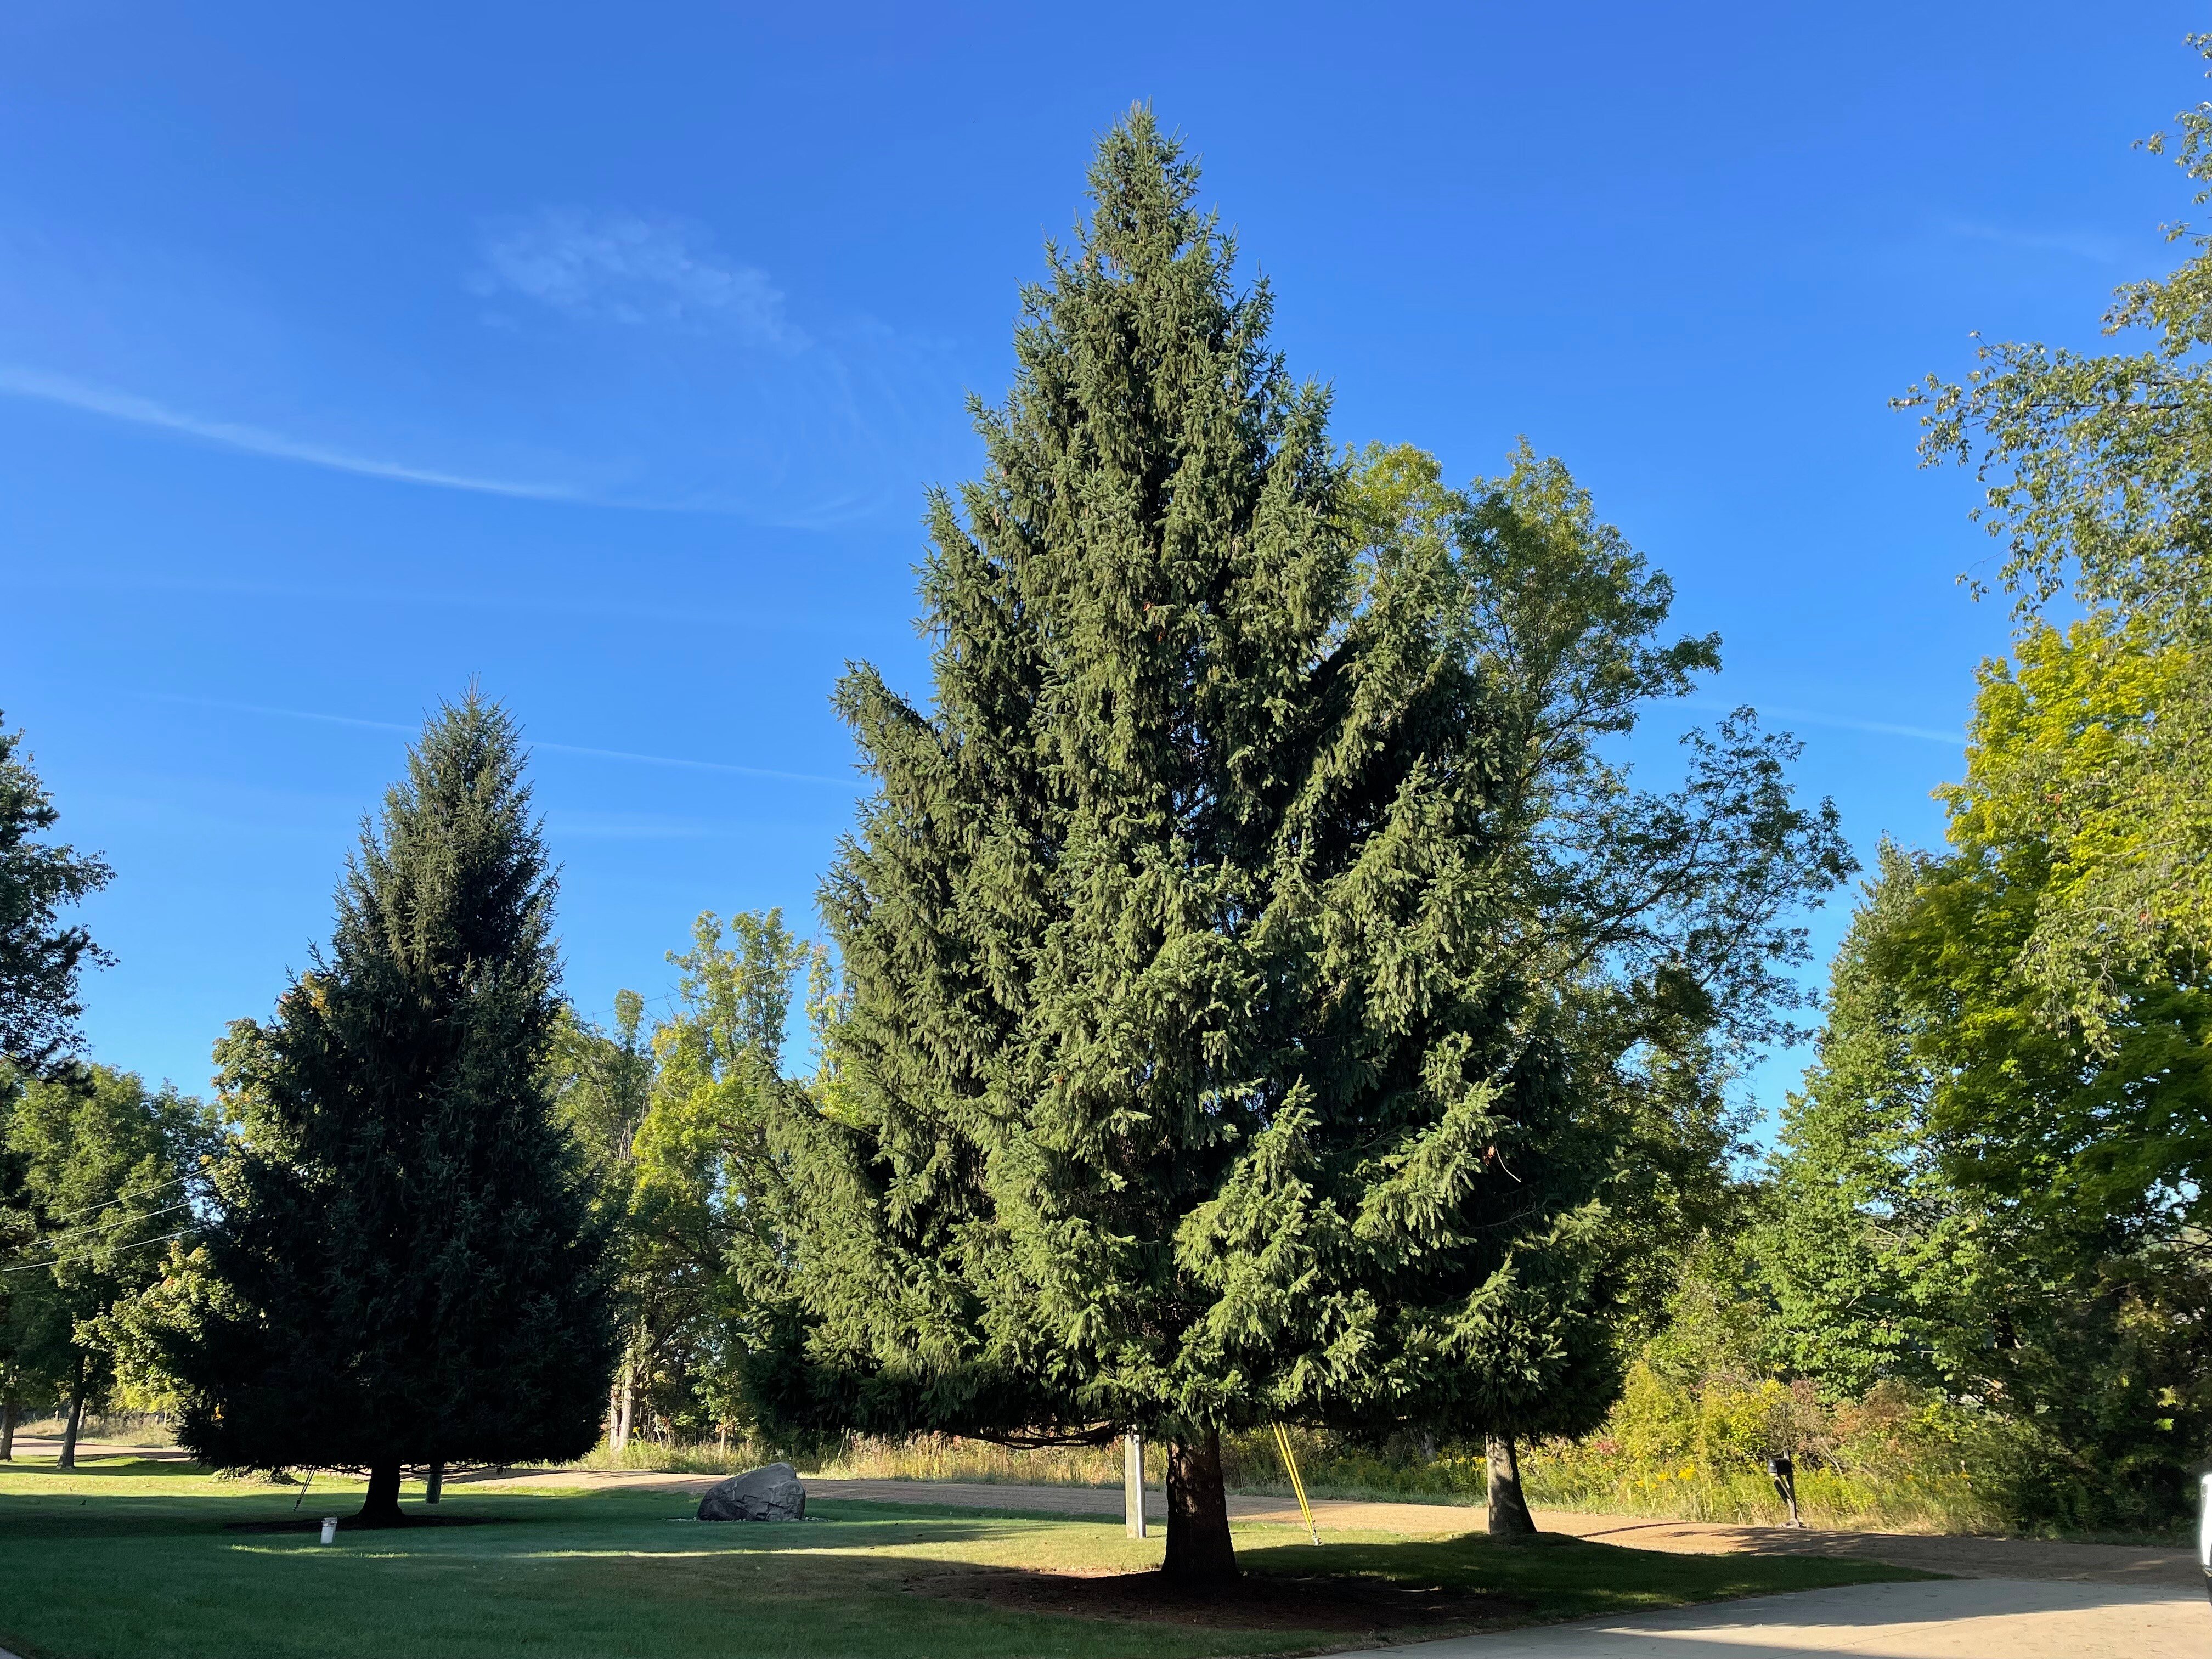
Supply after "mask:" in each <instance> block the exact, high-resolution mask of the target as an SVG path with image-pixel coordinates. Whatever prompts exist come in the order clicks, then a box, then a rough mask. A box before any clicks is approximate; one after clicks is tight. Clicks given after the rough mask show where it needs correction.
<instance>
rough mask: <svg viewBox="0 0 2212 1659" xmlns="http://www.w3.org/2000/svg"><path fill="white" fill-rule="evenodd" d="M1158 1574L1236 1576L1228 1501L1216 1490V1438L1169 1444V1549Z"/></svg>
mask: <svg viewBox="0 0 2212 1659" xmlns="http://www.w3.org/2000/svg"><path fill="white" fill-rule="evenodd" d="M1160 1571H1162V1572H1164V1573H1165V1574H1166V1575H1167V1576H1168V1577H1170V1578H1179V1579H1182V1581H1184V1582H1185V1583H1218V1581H1220V1580H1222V1579H1225V1578H1234V1577H1237V1549H1236V1547H1235V1546H1234V1545H1232V1544H1231V1542H1230V1541H1229V1499H1228V1497H1227V1495H1226V1494H1225V1492H1223V1490H1222V1486H1221V1436H1220V1434H1219V1432H1218V1431H1216V1430H1212V1429H1208V1430H1207V1431H1206V1437H1205V1438H1204V1439H1203V1440H1170V1441H1169V1442H1168V1551H1167V1559H1165V1560H1164V1561H1163V1562H1161V1564H1160Z"/></svg>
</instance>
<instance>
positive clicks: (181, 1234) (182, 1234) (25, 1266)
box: [0, 1227, 197, 1273]
mask: <svg viewBox="0 0 2212 1659" xmlns="http://www.w3.org/2000/svg"><path fill="white" fill-rule="evenodd" d="M195 1231H197V1229H196V1228H191V1227H185V1228H182V1229H179V1231H176V1232H173V1233H163V1234H162V1235H161V1237H159V1238H142V1239H139V1240H138V1241H137V1243H131V1244H118V1245H117V1246H116V1247H115V1248H116V1249H118V1250H137V1249H144V1248H145V1247H146V1246H147V1245H149V1244H166V1243H168V1242H169V1241H170V1240H171V1239H173V1238H189V1237H191V1235H192V1234H193V1233H194V1232H195ZM62 1260H64V1258H63V1257H61V1256H58V1255H55V1256H48V1257H47V1258H46V1260H45V1261H25V1262H21V1263H19V1264H18V1265H17V1266H15V1267H0V1273H28V1272H30V1271H31V1269H32V1268H33V1267H52V1266H53V1265H54V1263H55V1262H57V1261H62Z"/></svg>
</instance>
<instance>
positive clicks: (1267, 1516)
mask: <svg viewBox="0 0 2212 1659" xmlns="http://www.w3.org/2000/svg"><path fill="white" fill-rule="evenodd" d="M15 1444H16V1449H17V1455H21V1456H31V1457H39V1458H48V1457H52V1456H54V1455H56V1454H57V1453H58V1450H59V1449H60V1447H59V1443H58V1442H57V1441H53V1440H50V1439H45V1438H32V1437H27V1436H19V1437H17V1439H16V1442H15ZM78 1451H79V1453H80V1455H83V1456H86V1457H121V1456H131V1457H151V1458H160V1459H164V1460H170V1459H180V1458H182V1457H183V1456H184V1455H185V1454H184V1453H182V1452H179V1451H177V1450H175V1449H173V1448H168V1447H142V1446H119V1445H113V1444H111V1443H107V1442H104V1441H87V1442H85V1443H82V1445H80V1446H79V1448H78ZM719 1478H720V1477H718V1476H715V1475H711V1474H655V1473H651V1472H647V1471H643V1470H635V1469H573V1470H562V1471H559V1472H557V1473H551V1474H523V1475H509V1476H507V1477H506V1478H504V1479H499V1478H496V1477H494V1476H491V1475H488V1474H483V1475H474V1474H472V1475H462V1476H459V1477H456V1478H455V1479H453V1480H450V1481H448V1482H447V1485H448V1486H449V1487H450V1488H453V1489H459V1488H460V1487H462V1486H486V1487H498V1488H501V1489H513V1488H516V1487H521V1488H526V1489H528V1488H536V1489H539V1490H568V1491H575V1490H577V1489H579V1488H582V1489H586V1490H609V1491H637V1490H653V1489H665V1490H668V1491H671V1492H704V1491H705V1490H706V1489H707V1488H708V1487H709V1486H713V1485H714V1482H715V1480H717V1479H719ZM806 1490H807V1491H808V1492H810V1493H811V1494H812V1495H813V1496H815V1497H816V1498H848V1499H856V1500H859V1501H862V1502H866V1503H872V1504H948V1505H951V1507H953V1508H957V1509H1002V1510H1030V1511H1033V1512H1037V1513H1042V1514H1047V1515H1095V1516H1113V1517H1115V1518H1119V1516H1120V1515H1121V1489H1120V1488H1119V1487H1111V1486H1107V1487H1102V1486H1000V1485H996V1484H992V1483H987V1482H981V1481H952V1480H945V1481H937V1480H927V1481H925V1480H828V1479H823V1478H820V1477H817V1476H813V1475H809V1476H807V1477H806ZM1145 1508H1146V1513H1147V1514H1148V1515H1151V1516H1154V1517H1155V1518H1158V1519H1164V1518H1165V1516H1166V1514H1167V1498H1166V1495H1165V1494H1164V1493H1163V1492H1160V1491H1159V1490H1158V1488H1151V1489H1148V1490H1147V1491H1146V1493H1145ZM1229 1518H1230V1519H1231V1521H1232V1522H1243V1523H1244V1524H1246V1525H1248V1526H1253V1525H1260V1526H1264V1525H1274V1526H1286V1527H1302V1526H1304V1521H1303V1520H1302V1519H1301V1518H1300V1516H1299V1515H1298V1507H1297V1504H1294V1503H1291V1502H1290V1501H1288V1500H1287V1499H1284V1498H1248V1497H1240V1496H1231V1498H1230V1499H1229ZM1314 1519H1315V1521H1316V1523H1317V1524H1318V1525H1319V1526H1320V1528H1321V1529H1322V1535H1323V1536H1324V1537H1326V1536H1327V1535H1328V1534H1329V1533H1330V1532H1332V1531H1336V1532H1393V1533H1400V1534H1414V1535H1419V1534H1431V1535H1434V1534H1453V1533H1462V1532H1478V1531H1480V1530H1481V1528H1482V1524H1483V1522H1482V1511H1481V1510H1479V1509H1474V1508H1465V1507H1462V1506H1459V1505H1456V1504H1383V1503H1358V1502H1352V1501H1349V1500H1346V1499H1342V1498H1322V1499H1319V1500H1317V1501H1316V1503H1315V1504H1314ZM1536 1522H1537V1524H1538V1525H1539V1526H1541V1527H1542V1528H1544V1530H1545V1531H1547V1532H1560V1533H1567V1534H1571V1535H1573V1536H1575V1537H1577V1538H1588V1539H1591V1540H1594V1541H1598V1542H1601V1543H1607V1544H1626V1545H1627V1546H1629V1547H1632V1548H1635V1549H1644V1550H1665V1551H1668V1552H1671V1553H1678V1554H1684V1555H1737V1554H1749V1555H1820V1556H1830V1557H1834V1558H1837V1559H1846V1560H1866V1561H1884V1562H1887V1563H1889V1564H1890V1565H1893V1566H1900V1567H1917V1568H1918V1569H1919V1570H1920V1571H1923V1572H1940V1573H1945V1574H1948V1575H1950V1576H1951V1577H1959V1578H2012V1579H2028V1580H2038V1581H2045V1582H2048V1581H2053V1580H2058V1581H2067V1580H2070V1581H2073V1582H2075V1583H2093V1584H2118V1585H2130V1584H2132V1585H2141V1586H2143V1587H2145V1588H2147V1589H2180V1590H2187V1591H2192V1592H2194V1593H2196V1594H2197V1595H2203V1589H2204V1577H2203V1571H2202V1570H2201V1569H2200V1568H2199V1567H2198V1566H2197V1558H2196V1555H2195V1553H2193V1552H2192V1551H2190V1550H2187V1549H2157V1548H2143V1547H2136V1546H2131V1545H2124V1544H2075V1543H2065V1542H2059V1541H2053V1540H2049V1539H2041V1538H1966V1537H1952V1536H1939V1535H1934V1534H1923V1533H1880V1532H1823V1531H1820V1530H1818V1529H1807V1530H1804V1531H1795V1530H1792V1529H1790V1528H1784V1527H1735V1526H1723V1525H1718V1524H1716V1523H1713V1522H1700V1521H1648V1520H1644V1519H1641V1518H1639V1517H1638V1516H1625V1515H1583V1514H1578V1513H1575V1512H1573V1511H1571V1510H1538V1511H1537V1512H1536ZM2208 1616H2212V1615H2208Z"/></svg>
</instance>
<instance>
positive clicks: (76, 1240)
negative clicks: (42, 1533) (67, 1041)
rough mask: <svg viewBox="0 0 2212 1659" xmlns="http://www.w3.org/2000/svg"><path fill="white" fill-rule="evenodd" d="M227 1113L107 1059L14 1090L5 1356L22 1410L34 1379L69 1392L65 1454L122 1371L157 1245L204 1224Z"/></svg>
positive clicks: (3, 1150) (8, 1137)
mask: <svg viewBox="0 0 2212 1659" xmlns="http://www.w3.org/2000/svg"><path fill="white" fill-rule="evenodd" d="M216 1144H217V1135H216V1127H215V1125H214V1122H213V1121H212V1119H211V1118H210V1115H209V1114H208V1113H207V1112H206V1111H205V1110H204V1109H203V1108H202V1107H201V1106H200V1104H199V1103H197V1101H193V1100H190V1099H187V1098H185V1097H182V1096H180V1095H179V1094H178V1093H177V1091H175V1090H174V1089H173V1088H170V1087H167V1085H164V1086H163V1087H162V1088H161V1089H159V1090H152V1089H149V1088H148V1087H147V1086H146V1085H145V1083H144V1082H143V1080H142V1079H139V1078H137V1077H136V1076H134V1075H132V1074H131V1073H127V1072H118V1071H114V1070H112V1069H111V1068H110V1067H107V1066H70V1067H65V1068H63V1069H61V1070H59V1071H57V1072H55V1073H52V1074H51V1075H49V1076H46V1077H42V1078H35V1079H30V1080H29V1081H27V1083H25V1084H24V1085H22V1086H21V1087H20V1088H19V1089H17V1090H16V1091H14V1098H13V1100H12V1101H11V1102H9V1104H8V1107H7V1111H6V1115H5V1118H4V1127H0V1155H4V1157H5V1158H6V1159H7V1161H8V1163H9V1165H10V1166H12V1167H11V1169H10V1171H9V1176H10V1180H9V1184H10V1185H11V1186H12V1188H13V1189H14V1190H13V1194H12V1198H13V1202H12V1205H11V1206H10V1207H12V1208H13V1209H14V1210H15V1213H16V1215H17V1217H18V1218H20V1223H19V1225H17V1226H16V1227H15V1229H14V1232H15V1239H16V1249H15V1251H14V1252H13V1253H12V1254H13V1255H14V1257H15V1259H14V1260H12V1261H10V1262H9V1264H8V1265H7V1266H6V1267H5V1268H4V1271H0V1341H4V1343H5V1345H6V1346H5V1348H4V1351H0V1366H4V1367H5V1368H6V1370H7V1373H8V1374H7V1376H6V1378H5V1383H6V1388H7V1395H8V1399H7V1401H6V1402H5V1406H4V1407H3V1408H4V1409H6V1410H7V1411H8V1412H9V1415H10V1417H11V1419H12V1415H13V1411H14V1408H15V1404H16V1403H17V1401H18V1400H19V1399H20V1396H21V1391H22V1389H23V1388H24V1387H25V1385H26V1384H27V1383H39V1384H42V1385H44V1386H45V1387H46V1388H49V1389H52V1390H53V1392H54V1394H55V1395H57V1396H58V1398H59V1399H60V1400H61V1401H63V1402H64V1412H65V1419H66V1420H65V1426H64V1431H63V1437H62V1452H61V1461H62V1465H63V1467H64V1468H74V1467H75V1465H76V1439H77V1431H78V1427H79V1425H81V1424H82V1421H83V1419H84V1413H85V1409H86V1407H88V1405H94V1404H97V1403H98V1402H99V1401H100V1399H101V1398H102V1397H103V1396H104V1395H106V1393H107V1391H108V1390H109V1389H110V1388H111V1387H112V1383H113V1382H114V1379H115V1375H116V1362H117V1353H116V1350H115V1334H114V1331H113V1329H112V1327H110V1326H109V1325H108V1324H107V1322H106V1316H107V1314H108V1312H109V1310H111V1309H112V1308H113V1307H114V1306H115V1304H117V1303H118V1302H120V1301H123V1300H125V1298H127V1297H131V1296H134V1295H136V1294H137V1292H138V1291H141V1290H142V1289H143V1287H144V1286H145V1285H148V1284H149V1282H151V1281H153V1280H155V1279H158V1278H159V1277H160V1275H161V1271H162V1262H163V1258H162V1256H161V1254H159V1253H158V1252H156V1251H155V1250H154V1249H151V1248H150V1247H152V1246H155V1245H158V1244H161V1243H164V1242H166V1241H167V1240H168V1239H171V1238H173V1237H177V1236H178V1235H179V1234H180V1233H185V1232H188V1231H191V1226H192V1225H193V1218H192V1209H193V1205H194V1200H195V1198H196V1196H197V1187H198V1183H199V1180H200V1177H201V1175H202V1166H203V1164H204V1160H205V1159H206V1158H207V1157H208V1156H209V1155H210V1153H211V1152H213V1150H214V1149H215V1147H216Z"/></svg>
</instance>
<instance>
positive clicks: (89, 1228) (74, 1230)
mask: <svg viewBox="0 0 2212 1659" xmlns="http://www.w3.org/2000/svg"><path fill="white" fill-rule="evenodd" d="M115 1201H116V1203H118V1204H119V1203H121V1202H123V1200H121V1199H118V1200H115ZM109 1207H111V1208H112V1207H113V1206H109ZM190 1208H191V1200H190V1199H185V1200H180V1201H179V1202H178V1203H175V1204H164V1205H163V1206H161V1208H160V1209H158V1210H141V1211H139V1212H137V1213H136V1214H134V1215H130V1216H118V1217H116V1218H113V1219H114V1220H118V1221H121V1222H122V1223H123V1224H124V1225H126V1226H134V1225H137V1223H139V1222H141V1221H151V1220H152V1219H153V1218H155V1216H157V1215H169V1214H172V1213H173V1212H176V1211H178V1210H188V1209H190ZM76 1213H77V1214H79V1215H82V1214H83V1213H84V1212H83V1211H82V1210H80V1211H78V1212H76ZM109 1225H112V1222H109V1221H88V1222H86V1223H85V1224H84V1225H82V1226H78V1227H64V1228H62V1229H60V1230H59V1231H56V1232H51V1233H46V1234H44V1235H42V1236H41V1237H40V1240H39V1242H40V1243H42V1244H52V1243H55V1242H56V1241H58V1240H60V1239H65V1238H70V1237H74V1236H75V1235H77V1234H80V1233H96V1232H98V1231H100V1229H101V1228H103V1227H106V1226H109Z"/></svg>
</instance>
